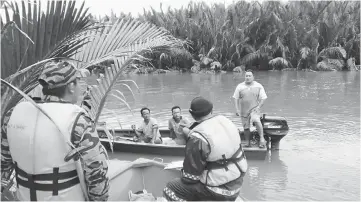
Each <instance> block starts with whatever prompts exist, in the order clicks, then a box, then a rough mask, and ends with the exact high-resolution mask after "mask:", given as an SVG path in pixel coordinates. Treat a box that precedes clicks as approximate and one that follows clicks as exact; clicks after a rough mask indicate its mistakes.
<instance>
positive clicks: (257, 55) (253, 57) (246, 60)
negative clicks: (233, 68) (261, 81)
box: [241, 50, 262, 65]
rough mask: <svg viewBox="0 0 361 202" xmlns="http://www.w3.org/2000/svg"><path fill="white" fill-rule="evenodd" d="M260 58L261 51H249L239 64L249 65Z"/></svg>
mask: <svg viewBox="0 0 361 202" xmlns="http://www.w3.org/2000/svg"><path fill="white" fill-rule="evenodd" d="M261 58H262V54H261V52H260V51H259V50H258V51H256V52H253V53H249V54H247V55H246V56H244V57H243V58H242V60H241V64H243V65H251V64H252V63H253V62H255V61H257V60H259V59H261Z"/></svg>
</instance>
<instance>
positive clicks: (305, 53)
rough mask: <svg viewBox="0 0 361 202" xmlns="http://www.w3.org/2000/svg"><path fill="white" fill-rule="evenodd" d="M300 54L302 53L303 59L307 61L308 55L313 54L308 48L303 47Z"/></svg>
mask: <svg viewBox="0 0 361 202" xmlns="http://www.w3.org/2000/svg"><path fill="white" fill-rule="evenodd" d="M300 53H301V58H302V59H306V58H307V57H308V55H309V54H310V53H311V49H310V48H308V47H303V48H301V50H300Z"/></svg>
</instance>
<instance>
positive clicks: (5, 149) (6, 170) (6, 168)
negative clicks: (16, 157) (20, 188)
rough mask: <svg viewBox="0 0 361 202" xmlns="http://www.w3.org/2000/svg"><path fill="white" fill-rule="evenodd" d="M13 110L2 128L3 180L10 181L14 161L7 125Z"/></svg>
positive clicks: (6, 115)
mask: <svg viewBox="0 0 361 202" xmlns="http://www.w3.org/2000/svg"><path fill="white" fill-rule="evenodd" d="M13 109H14V108H12V109H10V110H9V111H8V112H7V113H6V114H5V115H4V118H3V120H4V122H3V125H2V127H1V179H2V180H9V177H10V176H11V173H12V171H13V168H14V167H13V166H14V164H13V159H12V157H11V154H10V148H9V142H8V138H7V128H6V127H7V124H8V122H9V120H10V116H11V113H12V112H13Z"/></svg>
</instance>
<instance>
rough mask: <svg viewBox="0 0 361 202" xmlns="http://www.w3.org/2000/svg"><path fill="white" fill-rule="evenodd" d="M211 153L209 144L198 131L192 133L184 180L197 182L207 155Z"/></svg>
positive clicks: (185, 181)
mask: <svg viewBox="0 0 361 202" xmlns="http://www.w3.org/2000/svg"><path fill="white" fill-rule="evenodd" d="M209 153H210V148H209V144H208V143H207V141H206V140H205V139H204V138H203V137H202V136H201V135H199V134H198V133H192V134H191V135H190V138H189V140H188V141H187V145H186V151H185V158H184V161H183V170H182V178H181V179H182V181H183V182H184V183H197V182H198V181H199V179H200V176H201V175H202V173H203V171H204V169H205V167H206V164H207V161H206V160H207V157H208V155H209Z"/></svg>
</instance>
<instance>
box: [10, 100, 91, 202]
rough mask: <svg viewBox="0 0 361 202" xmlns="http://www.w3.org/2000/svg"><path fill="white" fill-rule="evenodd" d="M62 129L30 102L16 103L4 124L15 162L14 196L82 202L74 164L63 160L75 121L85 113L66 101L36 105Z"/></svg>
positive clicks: (23, 198) (68, 150)
mask: <svg viewBox="0 0 361 202" xmlns="http://www.w3.org/2000/svg"><path fill="white" fill-rule="evenodd" d="M38 105H39V106H40V107H41V108H42V109H43V110H44V111H45V112H46V113H47V114H48V115H49V116H50V117H51V118H52V119H53V120H54V121H55V123H56V124H57V125H58V126H59V127H60V128H61V130H62V131H63V133H65V134H62V133H60V132H59V130H58V129H57V128H56V126H55V125H54V123H53V122H52V121H50V119H49V118H48V117H47V116H45V115H44V114H43V113H42V112H41V111H40V110H38V109H37V108H36V107H35V106H33V105H32V104H31V103H29V102H21V103H19V104H18V105H17V106H16V107H15V108H14V110H13V113H12V115H11V117H10V120H9V123H8V125H7V137H8V141H9V148H10V153H11V156H12V158H13V161H14V163H15V172H16V180H17V186H18V189H17V196H18V198H19V199H20V200H25V201H29V200H31V201H33V200H42V201H77V200H81V201H84V200H85V198H84V195H83V192H82V189H81V186H80V183H79V177H78V175H77V171H76V165H75V163H74V161H73V160H70V161H68V162H65V160H64V158H65V156H66V155H67V154H68V153H69V152H70V151H71V148H70V146H69V145H67V144H66V142H65V140H64V138H65V139H67V140H69V141H70V138H71V133H72V130H73V128H74V122H75V121H76V120H77V119H78V117H79V116H80V114H81V113H82V112H84V110H83V109H82V108H80V107H79V106H77V105H73V104H68V103H54V102H53V103H39V104H38Z"/></svg>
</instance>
